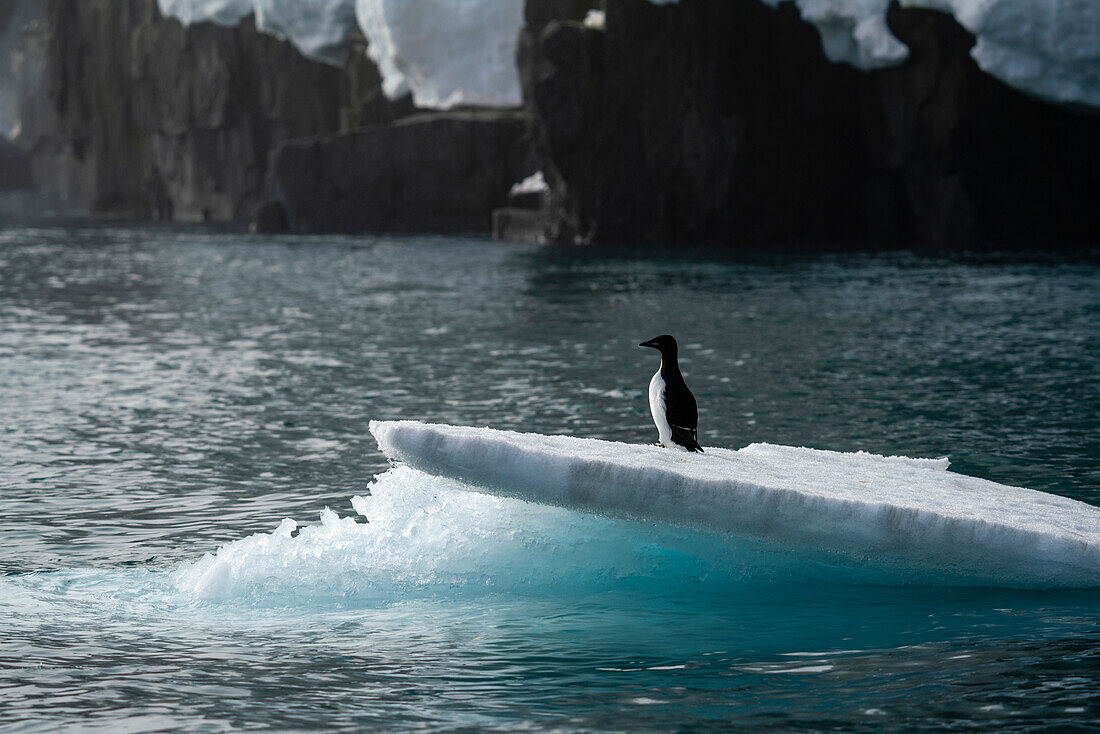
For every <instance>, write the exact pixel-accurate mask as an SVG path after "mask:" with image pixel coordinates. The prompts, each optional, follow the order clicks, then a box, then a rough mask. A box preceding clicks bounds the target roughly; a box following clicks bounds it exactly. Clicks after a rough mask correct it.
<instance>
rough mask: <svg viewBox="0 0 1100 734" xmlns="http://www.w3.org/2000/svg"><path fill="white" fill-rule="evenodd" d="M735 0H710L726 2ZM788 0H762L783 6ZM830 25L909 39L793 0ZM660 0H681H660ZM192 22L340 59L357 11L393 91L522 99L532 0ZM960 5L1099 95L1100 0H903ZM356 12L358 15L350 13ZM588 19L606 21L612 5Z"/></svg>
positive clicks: (280, 10)
mask: <svg viewBox="0 0 1100 734" xmlns="http://www.w3.org/2000/svg"><path fill="white" fill-rule="evenodd" d="M725 1H726V0H712V2H725ZM789 1H791V0H761V2H764V3H765V4H767V5H770V6H772V7H776V6H777V5H778V4H779V3H780V2H789ZM793 1H794V3H795V5H796V6H797V7H798V9H799V12H800V13H801V15H802V17H803V18H804V19H805V20H806V21H807V22H809V23H812V24H813V25H814V26H815V27H816V28H817V29H818V31H819V33H820V36H821V43H822V48H823V50H824V52H825V55H826V56H827V57H828V58H829V59H831V60H832V61H835V62H843V63H848V64H851V65H853V66H856V67H858V68H860V69H878V68H884V67H889V66H896V65H897V64H900V63H902V62H904V61H905V59H906V58H908V55H909V49H908V48H907V47H906V45H905V44H904V43H902V42H901V41H900V40H898V39H897V38H896V37H895V36H894V35H893V33H891V32H890V29H889V27H888V25H887V23H886V11H887V9H888V8H889V5H890V0H793ZM651 2H654V3H657V4H668V3H673V2H679V0H651ZM158 3H159V5H160V8H161V11H162V12H163V13H164V14H165V15H170V16H172V17H175V18H179V19H180V20H181V21H182V22H183V23H185V24H186V23H194V22H198V21H202V20H212V21H214V22H216V23H221V24H223V25H233V24H235V23H237V22H239V21H240V20H241V19H242V18H244V17H246V16H247V15H248V14H249V13H253V12H254V13H255V14H256V18H257V24H258V26H259V27H260V29H261V30H266V31H269V32H273V33H276V34H278V35H281V36H284V37H286V38H289V39H290V40H291V41H292V42H294V43H295V44H296V45H297V46H298V48H300V49H301V50H302V51H303V52H304V53H306V54H307V55H311V56H314V57H318V58H323V59H326V60H330V61H333V60H337V61H338V60H339V58H340V54H341V53H342V44H343V42H344V39H345V38H346V35H347V32H348V31H349V30H350V29H351V28H352V27H353V24H354V23H355V22H358V24H359V27H360V29H361V30H362V32H363V35H364V36H365V37H366V38H367V40H368V42H369V43H368V49H367V52H368V53H369V54H370V56H371V58H372V59H374V61H375V63H377V64H378V67H379V70H380V72H381V74H382V79H383V88H384V91H385V92H386V94H387V95H388V96H390V97H391V98H396V97H399V96H401V95H403V94H405V93H406V92H411V93H412V95H413V100H414V101H415V102H416V104H417V105H418V106H420V107H429V108H440V109H445V108H449V107H453V106H455V105H486V106H508V105H517V104H519V103H520V102H521V93H520V86H519V79H518V75H517V73H516V69H515V52H516V41H517V34H518V32H519V29H520V27H521V26H522V24H523V5H524V0H452V1H450V2H436V3H432V4H431V5H430V9H428V10H426V8H427V7H428V6H427V5H426V4H424V3H419V2H408V0H158ZM901 4H902V5H903V6H908V7H922V8H930V9H933V10H940V11H942V12H945V13H949V14H952V15H954V16H955V18H956V19H957V20H958V21H959V23H960V24H961V25H962V26H963V27H964V28H966V29H967V30H968V31H970V32H971V33H973V34H974V35H975V36H976V37H977V42H976V44H975V46H974V48H973V50H972V52H971V54H972V56H973V57H974V59H975V61H976V62H977V63H978V65H979V66H980V67H981V68H982V69H983V70H985V71H986V72H987V73H989V74H992V75H993V76H996V77H997V78H999V79H1001V80H1002V81H1004V82H1006V83H1008V84H1010V85H1012V86H1014V87H1017V88H1018V89H1021V90H1023V91H1025V92H1028V93H1030V94H1034V95H1036V96H1039V97H1042V98H1044V99H1047V100H1050V101H1054V102H1061V103H1082V104H1086V105H1091V106H1095V107H1100V2H1097V1H1096V0H1043V1H1042V2H1036V1H1032V0H901ZM353 16H354V17H353ZM586 23H587V24H588V25H589V27H592V28H601V27H603V25H604V23H605V17H604V16H603V15H600V14H599V13H598V12H597V13H594V14H590V15H589V16H588V18H587V19H586Z"/></svg>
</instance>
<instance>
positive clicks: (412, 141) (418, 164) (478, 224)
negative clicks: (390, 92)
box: [271, 110, 533, 232]
mask: <svg viewBox="0 0 1100 734" xmlns="http://www.w3.org/2000/svg"><path fill="white" fill-rule="evenodd" d="M528 149H529V144H528V141H527V139H526V130H525V126H524V117H523V114H522V113H521V112H519V111H514V110H484V111H465V112H443V113H422V114H417V115H412V116H410V117H406V118H403V119H401V120H399V121H397V122H394V123H391V124H387V125H374V126H371V127H366V128H363V129H361V130H355V131H351V132H346V133H341V134H339V135H333V136H327V137H321V138H315V139H311V140H295V141H290V142H287V143H284V144H283V145H282V146H281V147H280V148H279V150H278V152H277V153H276V155H275V163H274V167H273V172H272V186H271V188H272V191H273V192H274V194H275V198H276V200H277V201H278V202H279V203H280V204H281V205H282V207H283V209H284V212H285V214H286V219H287V221H288V223H289V225H290V228H291V229H292V230H294V231H298V232H361V231H371V232H488V231H489V227H490V223H491V216H492V211H493V209H495V208H497V207H500V206H503V205H504V203H505V202H506V201H507V198H508V191H509V189H510V187H511V186H512V184H514V183H515V182H516V181H519V180H520V179H522V178H523V177H524V176H526V175H527V174H529V173H531V171H532V169H533V165H532V163H531V162H530V160H529V155H528Z"/></svg>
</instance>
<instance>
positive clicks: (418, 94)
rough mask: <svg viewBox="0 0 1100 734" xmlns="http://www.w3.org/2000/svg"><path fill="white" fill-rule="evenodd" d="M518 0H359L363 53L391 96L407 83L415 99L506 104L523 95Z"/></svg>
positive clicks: (434, 103)
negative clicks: (429, 0)
mask: <svg viewBox="0 0 1100 734" xmlns="http://www.w3.org/2000/svg"><path fill="white" fill-rule="evenodd" d="M523 5H524V0H461V1H460V2H439V3H433V4H432V5H431V11H430V12H424V5H423V4H420V3H411V2H407V1H406V0H357V2H356V4H355V14H356V17H357V18H358V20H359V27H360V28H361V29H362V31H363V35H364V36H366V37H367V39H368V41H369V44H368V46H367V53H368V54H369V55H370V57H371V58H372V59H373V60H374V62H375V63H376V64H377V65H378V68H379V71H380V72H381V74H382V85H383V86H382V88H383V91H384V92H385V93H386V95H387V96H388V97H390V98H391V99H393V98H395V97H397V96H400V95H401V94H403V93H404V92H405V90H406V89H407V90H408V91H409V92H411V93H412V97H413V102H414V103H415V104H416V105H417V106H418V107H427V108H433V109H449V108H451V107H455V106H457V105H479V106H488V107H506V106H514V105H518V104H520V102H521V94H520V85H519V76H518V74H517V72H516V43H517V40H518V37H519V29H520V27H521V26H522V25H523Z"/></svg>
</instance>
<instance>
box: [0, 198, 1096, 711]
mask: <svg viewBox="0 0 1100 734" xmlns="http://www.w3.org/2000/svg"><path fill="white" fill-rule="evenodd" d="M11 220H12V218H11V217H10V212H9V221H11ZM52 221H53V220H46V221H44V222H43V221H38V222H34V221H29V220H28V218H27V217H26V216H23V217H22V223H21V224H18V225H16V224H10V223H9V224H8V225H6V226H5V225H2V224H0V416H2V419H0V457H2V461H0V537H2V538H3V540H4V543H3V550H2V551H0V573H3V574H4V575H0V711H2V712H3V717H2V720H0V727H2V728H4V729H9V728H10V729H11V730H13V731H14V730H18V731H23V730H28V731H35V730H41V731H54V730H58V729H65V728H70V729H74V730H75V729H89V728H96V727H98V728H102V729H104V730H107V731H121V730H128V731H156V730H163V729H177V728H178V729H187V730H193V731H223V730H228V729H233V728H274V729H282V730H286V729H312V728H318V729H325V730H338V729H360V728H368V727H375V728H388V729H413V728H416V729H424V730H431V731H441V730H492V729H495V730H503V731H514V730H517V729H522V728H533V729H540V730H541V729H554V730H562V731H591V730H607V731H669V730H676V731H685V730H689V731H701V730H712V729H713V730H719V729H722V730H724V729H729V728H743V729H769V730H770V729H786V730H790V729H798V730H828V729H844V730H863V729H887V730H906V731H908V730H936V731H940V730H943V729H947V728H954V729H964V730H965V729H987V730H994V731H1004V730H1008V731H1013V730H1016V731H1022V730H1032V729H1038V728H1042V727H1044V726H1055V725H1057V726H1063V725H1075V726H1078V727H1082V728H1085V727H1089V726H1098V725H1100V592H1097V591H1096V590H1080V591H1061V592H1050V591H1047V592H1036V591H1013V590H998V589H958V588H915V587H904V586H890V585H880V586H861V585H853V584H850V583H844V582H841V581H838V580H835V579H833V580H830V579H829V578H825V577H818V576H815V572H814V570H813V569H798V568H790V567H785V568H776V567H768V568H764V567H757V566H755V565H754V564H755V563H756V558H755V556H754V555H753V553H752V550H751V548H750V549H746V548H744V547H741V546H738V545H737V544H736V543H731V542H730V540H729V539H726V538H720V537H716V536H708V535H707V534H700V533H692V532H688V531H680V530H675V529H672V528H661V527H657V526H646V525H638V524H632V523H623V522H615V521H611V520H606V519H602V518H596V517H591V516H584V515H578V514H576V513H570V512H567V511H564V510H557V509H553V508H540V507H534V506H528V505H523V504H521V503H517V502H511V501H507V500H497V499H493V498H488V497H482V496H478V495H470V494H467V493H463V492H461V491H459V490H457V489H456V488H454V487H453V486H450V485H448V484H447V483H446V482H442V481H440V480H431V479H428V478H425V477H423V476H420V475H414V474H411V473H407V472H406V473H402V472H397V473H392V472H391V473H389V474H385V475H383V476H381V477H380V478H379V479H378V480H377V481H376V482H375V484H374V485H373V487H372V491H373V496H371V497H366V498H365V502H366V507H367V509H366V511H365V512H366V517H367V518H369V520H370V522H369V523H365V522H363V520H364V517H362V516H358V515H356V513H355V512H354V511H353V509H352V507H351V504H350V501H351V497H352V496H354V495H365V494H366V490H367V488H368V484H369V483H370V482H371V481H372V480H373V479H374V477H375V475H376V474H379V473H381V472H383V471H384V470H385V468H386V465H385V462H384V460H383V459H382V458H381V456H380V455H379V454H378V453H377V450H376V448H375V446H374V443H373V441H372V439H371V438H370V435H369V434H368V433H367V430H366V426H367V422H368V420H370V419H372V418H416V419H424V420H430V421H440V422H453V423H462V424H474V425H492V426H495V427H500V428H511V429H520V430H528V431H538V432H544V433H568V434H573V435H586V436H596V437H601V438H608V439H615V440H626V441H638V442H641V441H652V440H653V436H652V435H651V434H653V429H652V427H651V425H650V424H649V417H648V407H647V404H646V398H645V387H646V384H647V382H648V378H649V375H650V374H651V373H652V371H653V369H654V368H655V364H654V363H653V362H654V359H653V354H652V353H649V352H647V351H645V350H641V349H638V348H637V347H636V345H637V343H638V342H639V341H641V340H643V339H645V338H648V337H651V336H653V335H655V334H657V333H661V332H671V333H673V334H675V335H677V336H678V337H679V339H680V342H681V345H682V353H683V357H684V359H683V360H682V362H683V368H684V371H685V374H686V375H687V379H688V382H689V384H690V385H691V386H692V388H693V389H694V391H695V393H696V395H697V397H698V398H699V402H700V414H701V415H700V429H701V430H700V433H701V435H702V439H703V443H704V444H706V445H721V446H741V445H745V444H748V443H750V442H753V441H768V442H773V443H782V444H794V445H808V446H815V447H819V448H829V449H837V450H843V451H851V450H866V451H872V452H876V453H886V454H907V455H911V456H943V455H948V456H950V457H951V459H952V468H953V470H955V471H961V472H964V473H968V474H974V475H977V476H982V477H986V478H989V479H993V480H995V481H998V482H1002V483H1006V484H1014V485H1021V486H1027V487H1032V488H1035V489H1041V490H1045V491H1049V492H1054V493H1057V494H1062V495H1066V496H1069V497H1074V498H1076V499H1080V500H1083V501H1085V502H1089V503H1092V504H1100V430H1098V428H1100V412H1098V406H1100V264H1098V262H1100V261H1098V259H1097V257H1096V255H1095V253H1093V254H1089V253H1084V254H1078V255H1076V256H1074V257H1053V256H1043V255H1036V254H1034V253H1032V254H1004V253H985V254H980V255H968V256H958V255H956V256H939V255H928V254H916V253H908V252H897V253H889V254H881V255H874V254H860V253H832V254H816V255H813V254H805V255H769V254H761V253H757V254H753V255H742V256H740V257H717V256H714V255H708V254H706V253H700V252H683V251H681V252H676V253H673V254H668V253H664V254H662V253H654V252H625V251H585V252H560V251H553V250H547V249H540V248H531V247H519V246H511V245H502V244H500V243H493V242H488V241H484V240H479V239H461V238H406V239H396V238H371V237H360V238H342V237H331V238H309V237H285V238H283V237H280V238H262V237H250V236H246V235H241V234H234V233H225V232H215V231H191V232H181V231H175V230H167V229H157V228H131V227H109V226H90V225H85V224H81V223H79V222H75V221H74V222H69V223H67V224H58V223H51V222H52ZM325 507H330V508H331V509H332V510H333V511H334V514H330V515H328V516H326V519H325V520H324V522H323V523H322V522H320V521H319V520H318V513H319V512H320V511H321V510H322V509H324V508H325ZM283 518H293V519H294V520H296V521H297V523H298V524H299V529H298V530H297V531H296V532H295V533H294V534H293V535H292V534H291V533H290V531H289V529H288V528H287V529H285V532H284V533H283V534H282V535H280V534H279V533H275V534H273V535H264V536H257V537H254V538H250V539H249V538H247V536H250V535H252V534H255V533H264V534H269V533H272V531H274V530H275V528H276V527H277V526H278V525H279V523H280V521H281V520H282V519H283ZM356 520H358V522H357V521H356ZM219 548H221V550H220V551H218V549H219ZM215 551H218V552H219V556H218V557H219V558H220V559H223V560H224V561H226V563H225V564H223V565H227V566H229V567H231V568H232V569H233V570H232V572H231V573H229V575H223V576H216V575H211V574H207V575H204V573H205V571H204V569H207V568H208V566H204V563H209V562H204V561H203V560H202V557H203V555H204V554H206V553H213V552H215Z"/></svg>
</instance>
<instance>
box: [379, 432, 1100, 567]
mask: <svg viewBox="0 0 1100 734" xmlns="http://www.w3.org/2000/svg"><path fill="white" fill-rule="evenodd" d="M370 430H371V432H372V433H373V434H374V436H375V438H376V439H377V440H378V445H379V447H380V448H381V449H382V451H383V452H384V453H385V454H386V456H387V457H389V458H390V459H391V460H393V461H398V462H405V463H407V464H408V465H410V466H412V467H414V468H416V469H419V470H421V471H424V472H428V473H431V474H436V475H439V476H444V477H451V478H454V479H458V480H460V481H462V482H466V483H468V484H470V485H471V486H472V487H473V488H474V489H475V490H477V491H483V492H487V493H491V494H497V495H502V496H508V497H515V498H519V499H523V500H528V501H532V502H538V503H543V504H549V505H557V506H560V507H566V508H570V509H574V510H582V511H586V512H593V513H599V514H601V515H605V516H608V517H616V518H625V519H630V520H634V521H643V522H656V523H660V524H665V525H673V526H682V527H688V528H696V529H701V530H706V531H717V532H719V533H725V534H730V535H734V536H738V537H754V538H758V539H762V540H765V541H768V542H771V543H779V544H782V545H785V546H788V547H790V548H794V549H802V550H807V551H814V552H825V553H835V554H840V555H842V556H844V557H846V558H848V559H854V560H856V561H859V562H861V563H863V562H868V563H872V564H875V565H886V566H890V565H896V566H897V567H898V568H916V569H922V570H923V571H930V572H934V573H940V574H944V575H945V578H950V579H954V580H956V581H958V580H961V581H964V582H968V583H969V582H972V583H980V584H992V585H1008V586H1040V587H1054V586H1095V585H1100V509H1098V508H1096V507H1092V506H1091V505H1087V504H1085V503H1082V502H1077V501H1075V500H1071V499H1067V498H1065V497H1059V496H1056V495H1051V494H1045V493H1042V492H1036V491H1033V490H1028V489H1020V488H1016V487H1007V486H1004V485H1000V484H996V483H994V482H990V481H987V480H983V479H977V478H974V477H967V476H963V475H960V474H954V473H951V472H948V471H946V468H947V460H946V459H909V458H904V457H882V456H875V455H872V454H866V453H862V452H860V453H856V454H844V453H837V452H833V451H819V450H815V449H807V448H793V447H785V446H773V445H769V444H753V445H751V446H748V447H747V448H744V449H741V450H739V451H729V450H724V449H707V453H705V454H703V455H699V456H696V455H691V456H685V455H684V454H682V453H680V452H672V451H667V450H664V449H661V448H658V447H655V446H635V445H628V444H622V443H613V442H608V441H597V440H593V439H578V438H571V437H567V436H542V435H536V434H521V433H513V432H509V431H496V430H491V429H488V428H469V427H456V426H441V425H431V424H425V423H417V422H413V421H397V422H378V421H374V422H372V423H371V426H370Z"/></svg>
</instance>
